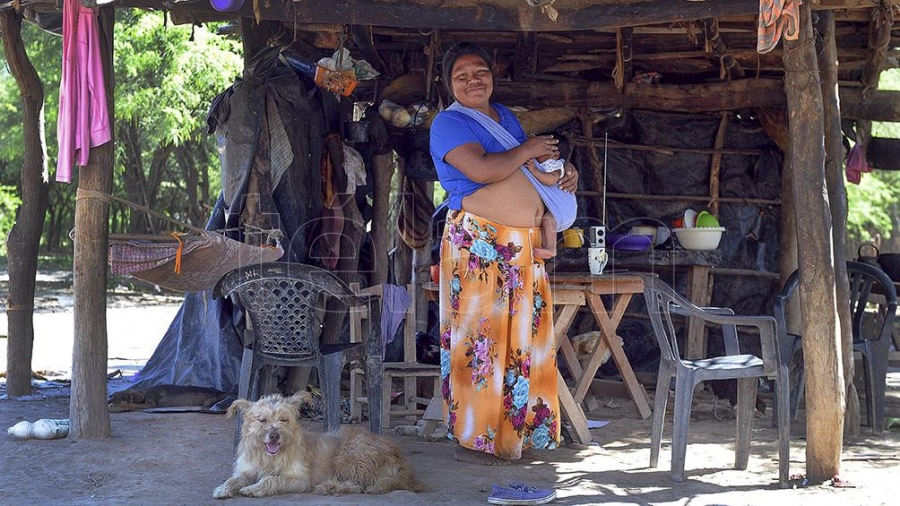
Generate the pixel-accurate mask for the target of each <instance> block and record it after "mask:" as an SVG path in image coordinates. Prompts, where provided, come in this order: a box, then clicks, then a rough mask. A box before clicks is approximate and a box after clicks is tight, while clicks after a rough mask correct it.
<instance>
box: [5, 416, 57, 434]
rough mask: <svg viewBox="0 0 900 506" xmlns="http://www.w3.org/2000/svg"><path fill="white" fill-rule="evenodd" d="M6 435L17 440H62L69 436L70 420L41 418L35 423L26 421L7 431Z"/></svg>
mask: <svg viewBox="0 0 900 506" xmlns="http://www.w3.org/2000/svg"><path fill="white" fill-rule="evenodd" d="M6 433H7V434H9V435H10V436H12V437H14V438H16V439H30V438H34V439H60V438H64V437H66V436H68V435H69V420H68V419H50V418H41V419H40V420H37V421H36V422H34V423H31V422H29V421H27V420H25V421H22V422H19V423H17V424H15V425H13V426H12V427H10V428H9V429H7V430H6Z"/></svg>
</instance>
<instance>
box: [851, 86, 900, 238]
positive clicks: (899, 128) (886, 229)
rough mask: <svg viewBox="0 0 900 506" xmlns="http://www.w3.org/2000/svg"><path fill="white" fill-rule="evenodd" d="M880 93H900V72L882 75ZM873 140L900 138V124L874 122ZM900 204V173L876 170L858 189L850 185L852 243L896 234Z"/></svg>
mask: <svg viewBox="0 0 900 506" xmlns="http://www.w3.org/2000/svg"><path fill="white" fill-rule="evenodd" d="M878 89H880V90H894V91H900V69H889V70H886V71H884V72H882V73H881V79H880V81H879V83H878ZM872 136H873V137H888V138H894V139H898V138H900V123H887V122H873V123H872ZM898 202H900V173H898V172H896V171H889V170H875V171H872V172H869V173H866V174H863V175H862V180H861V181H860V184H859V185H855V184H849V183H848V184H847V208H848V209H847V210H848V216H847V231H848V233H849V235H850V238H851V239H850V240H852V241H854V242H857V243H861V242H865V241H870V240H874V239H876V238H878V237H881V238H886V237H889V236H893V235H894V234H896V233H897V232H895V231H894V230H893V223H895V222H897V221H898V220H897V217H896V215H897V212H898V205H897V203H898Z"/></svg>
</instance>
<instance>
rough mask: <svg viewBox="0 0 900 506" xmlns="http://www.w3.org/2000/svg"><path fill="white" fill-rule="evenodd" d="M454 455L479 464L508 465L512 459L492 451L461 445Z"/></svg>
mask: <svg viewBox="0 0 900 506" xmlns="http://www.w3.org/2000/svg"><path fill="white" fill-rule="evenodd" d="M453 457H455V458H456V460H458V461H460V462H468V463H469V464H479V465H482V466H508V465H509V463H510V461H508V460H505V459H501V458H500V457H497V456H496V455H491V454H490V453H484V452H479V451H475V450H470V449H468V448H464V447H462V446H459V447H457V448H456V451H454V452H453Z"/></svg>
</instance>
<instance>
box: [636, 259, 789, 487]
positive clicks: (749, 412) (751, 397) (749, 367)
mask: <svg viewBox="0 0 900 506" xmlns="http://www.w3.org/2000/svg"><path fill="white" fill-rule="evenodd" d="M641 277H642V278H643V281H644V299H645V300H646V302H647V312H648V313H649V314H650V321H651V322H652V324H653V331H654V333H655V334H656V339H657V341H658V342H659V348H660V361H659V375H658V377H657V383H656V394H655V400H654V408H653V428H652V433H651V443H650V467H656V466H657V465H658V463H659V449H660V443H661V441H662V432H663V422H664V421H665V416H666V404H667V403H668V392H669V383H670V381H671V379H672V378H673V377H674V378H675V409H674V418H675V420H674V424H673V429H672V468H671V476H672V480H674V481H684V462H685V455H686V452H687V433H688V425H689V423H690V417H691V402H692V399H693V392H694V387H696V385H697V383H700V382H701V381H707V380H722V379H736V380H737V382H738V398H737V443H736V445H735V456H734V467H735V468H737V469H746V468H747V464H748V461H749V457H750V436H751V432H752V428H753V412H754V407H755V404H756V387H757V382H758V378H761V377H767V378H771V379H774V380H775V387H776V390H777V395H776V400H777V402H778V403H779V407H780V408H781V410H780V412H781V413H782V415H781V416H780V417H779V418H778V422H779V423H778V441H779V444H778V481H779V483H780V484H781V486H786V485H787V481H788V466H789V452H790V447H789V443H790V421H789V420H788V419H787V411H786V410H787V406H788V379H787V368H786V367H784V366H783V365H782V364H781V360H780V359H779V355H778V345H777V336H778V331H777V330H776V327H777V325H778V324H777V322H776V321H775V319H774V318H772V317H771V316H735V315H734V312H733V311H732V310H731V309H728V308H701V307H697V306H695V305H694V304H692V303H691V302H690V301H688V300H687V299H686V298H685V297H683V296H682V295H681V294H679V293H678V292H676V291H675V290H674V289H672V287H670V286H669V285H667V284H666V283H665V282H663V281H662V280H660V279H659V278H657V277H655V276H652V275H642V276H641ZM679 315H680V316H686V317H690V318H700V319H701V320H703V321H704V322H706V323H707V324H715V325H719V326H721V329H722V333H723V335H724V339H725V353H726V354H725V355H724V356H720V357H711V358H704V359H699V360H685V359H683V358H681V355H680V353H679V349H678V340H677V336H676V332H675V328H676V327H675V323H674V320H673V316H675V317H677V316H679ZM739 327H752V328H756V329H757V330H758V332H759V340H760V344H761V347H762V353H761V355H762V357H761V358H760V357H757V356H756V355H750V354H746V353H741V350H740V343H739V340H738V333H737V329H738V328H739Z"/></svg>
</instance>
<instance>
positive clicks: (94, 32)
mask: <svg viewBox="0 0 900 506" xmlns="http://www.w3.org/2000/svg"><path fill="white" fill-rule="evenodd" d="M62 53H63V59H62V79H60V83H59V117H58V118H57V125H56V131H57V137H58V139H59V158H58V159H57V162H56V180H57V181H59V182H62V183H70V182H72V168H73V166H74V165H75V164H78V165H80V166H85V165H87V164H88V157H89V155H90V151H91V148H93V147H97V146H99V145H101V144H104V143H106V142H109V141H110V140H112V128H111V126H110V121H109V111H108V109H107V107H106V84H105V82H104V80H103V62H102V60H101V58H100V34H99V30H98V28H97V13H96V11H95V10H94V9H90V8H88V7H84V6H83V5H81V3H80V2H79V1H78V0H63V47H62Z"/></svg>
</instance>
